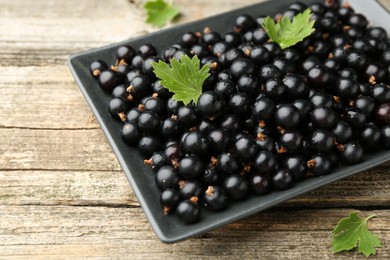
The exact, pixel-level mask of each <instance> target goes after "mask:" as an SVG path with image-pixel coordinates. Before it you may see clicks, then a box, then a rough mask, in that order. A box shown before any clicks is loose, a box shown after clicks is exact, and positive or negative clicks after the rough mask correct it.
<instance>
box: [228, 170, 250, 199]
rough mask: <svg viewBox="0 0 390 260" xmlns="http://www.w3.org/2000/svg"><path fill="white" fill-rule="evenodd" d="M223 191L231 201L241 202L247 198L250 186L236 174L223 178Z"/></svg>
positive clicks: (243, 178)
mask: <svg viewBox="0 0 390 260" xmlns="http://www.w3.org/2000/svg"><path fill="white" fill-rule="evenodd" d="M223 189H224V190H225V192H226V194H227V195H228V197H229V198H230V199H232V200H243V199H245V198H247V197H248V196H249V193H250V186H249V182H248V180H247V179H246V178H245V177H244V176H242V175H240V174H238V173H235V174H231V175H229V176H228V177H226V178H225V180H224V182H223Z"/></svg>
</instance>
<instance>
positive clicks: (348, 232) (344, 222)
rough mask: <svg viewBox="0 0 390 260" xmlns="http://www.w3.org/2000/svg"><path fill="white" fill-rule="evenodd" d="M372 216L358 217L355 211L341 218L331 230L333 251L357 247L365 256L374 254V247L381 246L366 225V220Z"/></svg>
mask: <svg viewBox="0 0 390 260" xmlns="http://www.w3.org/2000/svg"><path fill="white" fill-rule="evenodd" d="M374 216H375V215H371V216H368V217H367V218H360V217H359V216H358V213H357V212H351V213H350V214H349V217H347V218H343V219H341V220H340V221H339V223H338V224H337V226H336V227H335V228H334V230H333V231H332V234H333V240H332V243H331V245H332V248H333V253H337V252H341V251H345V250H351V249H353V248H355V247H357V248H358V251H359V253H363V254H364V255H365V256H367V257H368V256H370V255H371V254H375V253H376V250H375V248H377V247H381V242H380V241H379V239H378V237H377V236H376V235H374V234H373V233H371V232H370V231H369V230H368V227H367V221H368V220H369V219H370V218H372V217H374Z"/></svg>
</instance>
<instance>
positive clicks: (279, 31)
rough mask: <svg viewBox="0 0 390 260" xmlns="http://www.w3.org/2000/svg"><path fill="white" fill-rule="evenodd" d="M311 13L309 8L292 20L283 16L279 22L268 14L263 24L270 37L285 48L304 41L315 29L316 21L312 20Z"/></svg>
mask: <svg viewBox="0 0 390 260" xmlns="http://www.w3.org/2000/svg"><path fill="white" fill-rule="evenodd" d="M311 15H312V13H311V10H310V9H309V8H308V9H306V10H305V11H304V12H303V13H299V14H297V15H296V16H294V18H293V20H292V21H291V20H290V19H289V18H288V17H286V16H283V17H282V18H281V19H280V21H279V22H277V23H275V21H274V19H273V18H271V17H269V16H267V17H266V18H265V19H264V20H263V24H262V26H263V28H264V30H265V31H266V32H267V34H268V36H269V37H270V39H271V40H273V41H274V42H276V43H278V44H279V45H280V47H281V48H282V49H285V48H288V47H290V46H293V45H295V44H296V43H298V42H300V41H302V40H303V39H305V38H306V37H307V36H309V35H310V34H312V33H313V32H314V31H315V29H314V28H313V27H314V22H315V21H314V20H310V17H311Z"/></svg>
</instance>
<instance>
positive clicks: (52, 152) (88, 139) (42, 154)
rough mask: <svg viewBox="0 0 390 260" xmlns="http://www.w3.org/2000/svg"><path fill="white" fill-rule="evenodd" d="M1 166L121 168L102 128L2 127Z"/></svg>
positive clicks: (20, 167) (56, 168)
mask: <svg viewBox="0 0 390 260" xmlns="http://www.w3.org/2000/svg"><path fill="white" fill-rule="evenodd" d="M0 143H1V146H0V169H7V170H8V169H16V170H17V169H20V170H34V169H45V170H73V171H77V170H85V169H88V170H92V171H93V170H95V171H101V170H106V171H107V170H108V171H112V170H120V167H119V165H118V162H117V160H116V157H115V155H114V154H113V152H112V150H111V149H110V147H109V145H108V143H107V141H106V139H105V137H104V135H103V132H102V130H101V129H92V130H63V131H58V130H30V129H0Z"/></svg>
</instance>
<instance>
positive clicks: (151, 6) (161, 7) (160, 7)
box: [144, 0, 180, 28]
mask: <svg viewBox="0 0 390 260" xmlns="http://www.w3.org/2000/svg"><path fill="white" fill-rule="evenodd" d="M144 8H145V10H146V13H147V18H146V22H147V23H150V24H153V25H155V26H158V27H160V28H161V27H163V26H164V25H165V24H166V23H167V22H168V21H171V20H172V19H174V18H175V17H176V16H178V15H179V14H180V10H179V8H176V7H174V6H172V5H171V4H168V3H166V2H164V0H156V1H147V2H146V3H145V5H144Z"/></svg>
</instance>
